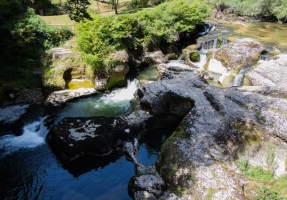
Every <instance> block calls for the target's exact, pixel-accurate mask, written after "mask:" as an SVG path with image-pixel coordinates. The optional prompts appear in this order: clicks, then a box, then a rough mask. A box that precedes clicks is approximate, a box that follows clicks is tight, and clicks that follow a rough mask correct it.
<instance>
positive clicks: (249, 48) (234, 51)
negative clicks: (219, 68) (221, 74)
mask: <svg viewBox="0 0 287 200" xmlns="http://www.w3.org/2000/svg"><path fill="white" fill-rule="evenodd" d="M264 50H265V47H264V46H263V45H262V44H260V43H259V42H257V41H255V40H253V39H249V38H243V39H237V40H235V41H234V42H232V43H229V44H227V45H224V46H223V47H221V48H220V49H218V50H217V51H216V53H215V59H216V60H218V61H220V62H222V64H223V65H224V66H225V67H227V69H228V70H231V69H234V68H237V67H238V66H245V65H253V64H254V63H256V62H257V60H258V59H259V56H260V53H261V52H262V51H264Z"/></svg>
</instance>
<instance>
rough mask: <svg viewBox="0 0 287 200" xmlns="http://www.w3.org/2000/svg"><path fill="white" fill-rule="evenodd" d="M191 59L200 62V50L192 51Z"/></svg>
mask: <svg viewBox="0 0 287 200" xmlns="http://www.w3.org/2000/svg"><path fill="white" fill-rule="evenodd" d="M190 60H191V61H192V62H199V61H200V55H199V53H198V52H192V53H190Z"/></svg>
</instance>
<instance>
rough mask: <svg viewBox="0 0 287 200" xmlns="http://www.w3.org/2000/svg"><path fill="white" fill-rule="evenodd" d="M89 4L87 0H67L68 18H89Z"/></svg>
mask: <svg viewBox="0 0 287 200" xmlns="http://www.w3.org/2000/svg"><path fill="white" fill-rule="evenodd" d="M89 5H90V2H89V0H68V1H67V9H68V13H69V17H70V19H71V20H75V21H76V22H80V21H84V20H85V19H91V16H90V15H89V13H88V12H87V8H88V6H89Z"/></svg>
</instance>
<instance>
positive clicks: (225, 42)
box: [222, 38, 228, 46]
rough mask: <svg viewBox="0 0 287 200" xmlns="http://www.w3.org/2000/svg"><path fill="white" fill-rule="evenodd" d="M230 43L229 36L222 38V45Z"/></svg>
mask: <svg viewBox="0 0 287 200" xmlns="http://www.w3.org/2000/svg"><path fill="white" fill-rule="evenodd" d="M227 43H228V39H227V38H223V39H222V46H224V45H226V44H227Z"/></svg>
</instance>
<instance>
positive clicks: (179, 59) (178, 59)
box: [177, 54, 182, 62]
mask: <svg viewBox="0 0 287 200" xmlns="http://www.w3.org/2000/svg"><path fill="white" fill-rule="evenodd" d="M181 60H182V54H180V56H179V57H178V58H177V61H178V62H180V61H181Z"/></svg>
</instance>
